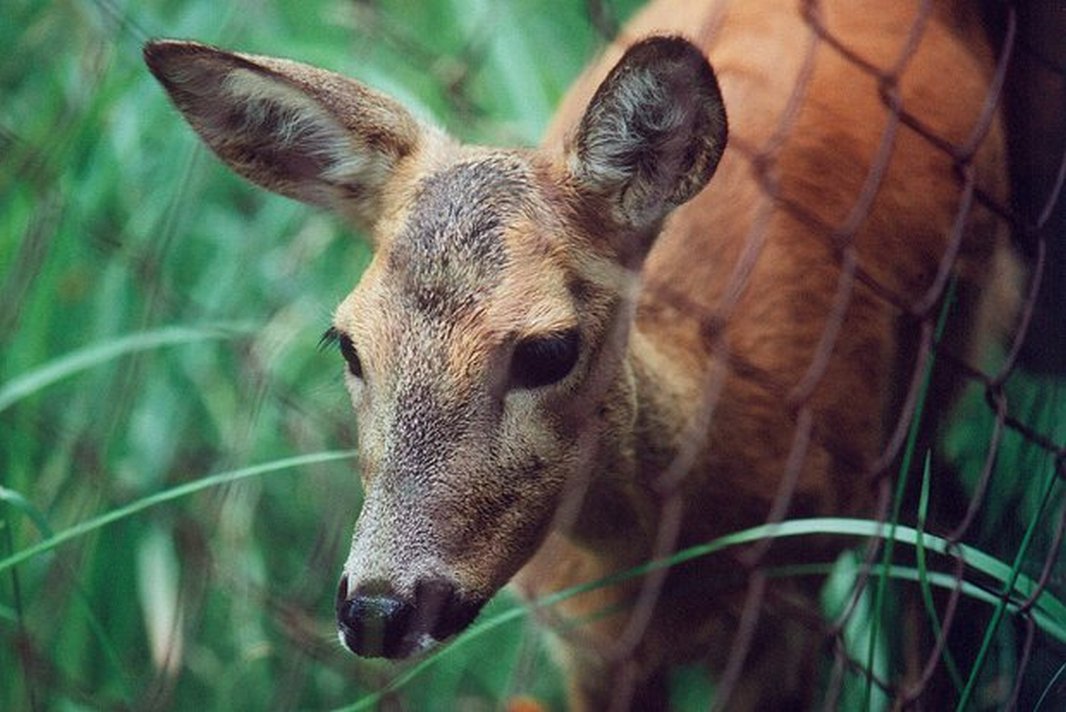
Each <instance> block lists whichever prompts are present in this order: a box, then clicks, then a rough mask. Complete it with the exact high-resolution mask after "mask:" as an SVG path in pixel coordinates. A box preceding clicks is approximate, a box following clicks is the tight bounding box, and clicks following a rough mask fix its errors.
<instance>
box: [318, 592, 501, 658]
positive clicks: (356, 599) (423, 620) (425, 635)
mask: <svg viewBox="0 0 1066 712" xmlns="http://www.w3.org/2000/svg"><path fill="white" fill-rule="evenodd" d="M348 586H349V583H348V577H347V575H345V576H342V577H341V581H340V586H339V587H338V590H337V630H338V632H339V634H340V638H341V642H342V643H343V644H344V646H345V647H346V648H348V649H349V650H350V651H352V652H353V653H355V654H356V655H362V656H364V657H382V658H394V659H395V658H406V657H409V656H411V655H413V654H415V653H418V652H422V651H423V650H426V649H428V648H429V647H431V646H432V645H433V643H434V641H440V640H444V639H445V638H449V637H451V636H452V635H454V634H456V633H458V632H459V631H461V630H462V629H463V628H465V627H466V626H468V625H469V624H470V623H471V621H473V620H474V618H475V617H476V616H477V614H478V611H479V610H480V609H481V605H482V603H481V602H471V601H467V600H465V599H464V597H463V596H461V595H460V594H459V593H458V591H457V590H456V588H455V586H454V585H452V584H451V583H449V582H446V581H442V580H437V579H434V580H428V581H422V582H419V583H418V584H417V585H416V586H415V592H414V595H413V596H412V597H410V598H405V597H402V596H400V595H398V594H396V593H395V592H394V591H393V589H392V588H391V586H389V585H388V584H383V583H380V582H377V583H375V582H371V583H367V584H362V585H360V586H359V587H357V589H356V591H355V593H354V594H353V595H351V597H349V591H348Z"/></svg>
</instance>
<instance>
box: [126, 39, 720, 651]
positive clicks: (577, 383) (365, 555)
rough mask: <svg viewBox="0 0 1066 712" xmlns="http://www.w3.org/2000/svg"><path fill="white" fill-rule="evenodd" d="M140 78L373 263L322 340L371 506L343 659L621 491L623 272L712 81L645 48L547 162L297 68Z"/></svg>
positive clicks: (688, 192)
mask: <svg viewBox="0 0 1066 712" xmlns="http://www.w3.org/2000/svg"><path fill="white" fill-rule="evenodd" d="M145 58H146V61H147V63H148V65H149V67H150V68H151V70H152V72H153V73H154V74H155V76H156V77H157V78H158V79H159V80H160V82H162V84H163V86H164V87H165V88H166V90H167V91H168V92H169V94H170V96H171V98H172V99H173V101H174V103H175V105H176V106H177V107H178V109H179V110H180V111H181V112H182V114H183V115H184V116H185V118H186V119H187V120H188V121H189V123H190V124H191V125H192V126H193V128H194V129H195V130H196V131H197V132H198V133H199V135H200V136H201V137H202V138H203V140H204V141H205V142H206V143H207V145H208V146H210V148H211V149H212V150H213V151H214V152H215V153H216V154H217V155H218V156H219V157H220V158H221V159H222V160H223V161H225V162H226V163H227V164H229V165H230V166H231V167H232V168H233V169H234V170H235V171H237V172H238V173H240V174H241V175H243V176H245V177H246V178H248V179H249V180H251V181H253V182H255V183H258V184H259V185H261V186H263V187H266V188H268V189H271V190H274V191H277V192H279V193H282V194H284V195H287V196H290V197H292V198H296V199H297V200H302V201H305V202H308V203H313V204H316V205H322V206H326V207H327V208H330V209H332V210H334V211H336V212H337V213H340V214H341V215H343V216H345V217H346V218H348V219H349V220H351V221H353V222H354V223H355V224H356V225H357V226H359V227H360V228H362V229H363V230H364V231H365V233H366V234H367V236H368V238H369V239H370V241H371V242H372V244H373V247H374V252H375V254H374V259H373V261H372V263H371V265H370V266H369V268H368V269H367V270H366V271H365V273H364V274H363V275H362V278H361V280H360V282H359V284H358V285H357V286H356V287H355V289H354V290H353V291H352V292H351V294H349V295H348V297H347V298H346V299H344V301H343V302H342V303H341V304H340V306H339V307H338V308H337V310H336V313H335V316H334V318H333V324H332V326H330V328H329V329H328V331H327V332H326V336H325V337H324V338H325V339H326V340H327V341H329V342H334V343H336V344H337V345H338V346H339V350H340V353H341V354H342V356H343V357H344V360H345V361H346V370H345V375H344V381H345V384H346V386H347V388H348V391H349V392H350V394H351V399H352V403H353V405H354V407H355V412H356V416H357V417H356V420H357V427H358V435H359V443H360V465H361V476H362V479H363V483H364V488H365V492H366V498H365V502H364V504H363V509H362V512H361V514H360V515H359V518H358V521H357V522H356V527H355V535H354V537H353V540H352V547H351V553H350V555H349V557H348V560H347V561H346V563H345V564H344V569H343V572H342V574H341V580H340V586H339V591H338V595H337V604H336V605H337V622H338V629H339V632H340V637H341V640H342V642H343V643H344V645H345V646H347V647H348V648H349V649H350V650H352V651H354V652H356V653H358V654H362V655H374V656H385V657H390V658H400V657H406V656H408V655H411V654H412V653H415V652H418V651H421V650H423V649H425V648H426V647H428V646H430V645H431V644H432V643H433V642H434V641H437V640H443V639H445V638H447V637H449V636H451V635H452V634H454V633H456V632H458V631H459V630H461V629H463V628H464V627H465V626H466V625H468V624H469V623H470V622H471V621H472V620H473V618H474V617H475V616H476V614H477V612H478V611H479V610H480V608H481V606H482V605H483V604H484V603H485V602H486V601H487V600H488V599H489V598H490V597H491V596H492V595H493V594H494V593H495V592H496V591H497V590H499V589H500V588H501V587H502V586H503V585H504V584H505V583H507V581H508V580H509V579H510V578H511V577H512V576H513V575H514V574H515V573H516V571H517V570H518V569H519V568H520V567H521V566H522V565H523V564H524V563H525V562H526V561H527V560H528V559H529V558H530V557H531V556H532V555H533V553H534V552H535V551H536V550H537V548H538V546H539V545H540V543H541V541H542V539H543V538H544V536H545V534H546V532H547V531H548V530H549V528H550V527H551V526H552V523H553V518H554V516H555V512H556V511H557V509H558V508H559V506H560V504H561V502H562V501H563V500H564V497H565V493H566V492H567V490H568V486H569V483H572V482H574V480H575V478H579V477H593V478H595V477H601V476H619V475H624V471H625V469H626V466H627V465H626V455H625V452H626V442H627V439H628V437H629V433H630V431H631V429H632V423H633V418H634V410H635V408H636V405H635V394H634V392H633V386H632V377H631V374H630V373H629V369H628V363H627V356H626V355H627V348H628V346H627V345H628V338H629V330H630V326H631V321H632V311H633V309H632V308H633V304H634V296H635V289H636V285H637V277H638V275H639V268H640V265H641V263H642V261H643V259H644V257H645V255H646V254H647V252H648V250H649V249H650V248H651V246H652V244H653V242H654V239H655V237H656V235H657V234H658V232H659V230H660V228H661V226H662V223H663V221H664V219H665V218H666V217H667V216H668V214H669V213H670V211H671V210H673V209H674V208H675V207H677V206H678V205H680V204H682V203H684V202H685V201H687V200H689V199H690V198H691V197H693V196H694V195H695V194H696V193H697V192H699V190H700V189H701V188H702V187H703V186H704V185H705V184H706V182H707V181H708V180H709V178H710V177H711V175H712V173H713V172H714V170H715V167H716V166H717V163H718V160H719V158H720V157H721V154H722V151H723V148H724V146H725V141H726V119H725V113H724V109H723V105H722V99H721V95H720V93H719V90H718V86H717V83H716V81H715V77H714V74H713V72H712V71H711V69H710V67H709V66H708V64H707V61H706V59H705V58H704V57H703V55H702V53H701V52H700V51H699V50H697V49H696V48H695V47H694V46H692V45H691V44H689V43H688V42H686V41H684V40H682V39H679V38H673V37H657V38H651V39H648V40H645V41H643V42H641V43H639V44H637V45H635V46H633V47H632V48H631V49H629V51H628V52H626V54H625V56H624V57H623V58H622V59H621V61H620V62H619V64H618V65H617V66H616V67H615V68H614V69H613V71H611V73H610V74H609V76H608V77H607V78H606V80H605V81H604V82H603V84H602V85H601V86H600V88H599V90H598V91H597V92H596V94H595V96H594V97H593V99H592V101H591V103H590V105H589V107H588V109H587V111H586V112H585V114H584V116H583V118H582V119H581V121H580V124H579V125H578V126H577V127H576V129H575V130H574V132H573V133H572V136H571V139H570V140H569V141H568V143H567V145H566V147H565V149H564V150H563V151H559V152H551V151H547V150H496V149H487V148H481V147H471V146H464V145H461V144H459V143H458V142H456V141H454V140H452V139H450V138H449V137H448V136H446V135H445V134H444V133H443V132H441V131H440V130H437V129H435V128H433V127H431V126H428V125H426V124H425V123H422V122H420V121H418V120H416V119H415V118H414V117H412V116H411V115H410V114H409V113H408V112H407V111H406V110H404V109H403V108H402V107H400V106H399V105H398V104H396V103H395V102H393V101H392V100H390V99H388V98H386V97H384V96H382V95H380V94H378V93H377V92H375V91H373V90H371V89H369V88H367V87H365V86H363V85H362V84H360V83H358V82H355V81H353V80H351V79H347V78H345V77H342V76H339V75H337V74H334V73H331V72H327V71H323V70H321V69H316V68H313V67H309V66H306V65H302V64H298V63H295V62H290V61H286V60H280V59H273V58H266V57H258V56H251V55H245V54H235V53H230V52H225V51H222V50H219V49H216V48H212V47H208V46H205V45H201V44H196V43H192V42H179V41H170V40H164V41H157V42H152V43H149V44H148V45H147V46H146V47H145ZM604 473H607V474H604ZM617 524H618V525H619V526H624V523H622V522H618V523H617ZM583 526H584V525H583V524H582V520H581V518H580V517H579V519H578V522H577V523H576V524H575V525H574V526H573V527H572V529H573V531H572V532H571V533H572V534H573V535H574V536H577V537H581V536H584V535H589V531H587V530H588V529H589V528H590V527H592V525H589V527H586V531H583V529H582V528H583Z"/></svg>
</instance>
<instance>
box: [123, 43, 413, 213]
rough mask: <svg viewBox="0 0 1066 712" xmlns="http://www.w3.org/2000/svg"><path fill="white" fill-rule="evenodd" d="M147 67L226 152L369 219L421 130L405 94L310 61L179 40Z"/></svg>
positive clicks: (243, 169) (286, 187) (257, 171)
mask: <svg viewBox="0 0 1066 712" xmlns="http://www.w3.org/2000/svg"><path fill="white" fill-rule="evenodd" d="M144 58H145V62H146V63H147V64H148V67H149V69H151V71H152V73H153V74H154V75H155V76H156V78H157V79H158V80H159V81H160V83H161V84H162V85H163V87H164V88H165V89H166V90H167V93H168V94H169V95H170V97H171V99H172V100H173V102H174V104H175V106H177V108H178V109H179V111H181V113H182V115H183V116H184V117H185V118H186V120H188V122H189V124H190V125H192V127H193V128H194V129H195V130H196V132H197V133H198V134H199V135H200V137H201V138H202V139H203V140H204V142H205V143H206V144H207V145H208V146H209V147H210V148H211V150H212V151H214V152H215V153H216V154H217V155H218V156H219V158H221V159H222V160H223V161H224V162H225V163H226V164H228V165H229V166H230V167H231V168H233V170H235V171H236V172H237V173H239V174H240V175H242V176H244V177H245V178H247V179H249V180H251V181H252V182H254V183H257V184H258V185H261V186H263V187H265V188H268V189H270V190H273V191H275V192H278V193H281V194H282V195H286V196H289V197H291V198H295V199H297V200H300V201H303V202H307V203H312V204H315V205H322V206H325V207H329V208H332V209H334V210H337V211H339V212H342V213H344V214H346V215H348V216H349V217H351V218H353V219H355V220H356V222H358V223H360V224H362V225H363V226H369V225H371V224H372V223H373V221H374V220H375V218H376V216H377V213H378V211H379V208H380V205H379V202H380V196H381V191H382V189H383V187H384V185H385V183H386V182H387V181H388V179H389V178H390V176H391V175H392V173H393V171H394V169H395V166H396V164H397V163H398V162H399V161H400V160H402V159H403V158H405V157H406V156H408V155H410V154H412V153H414V152H415V151H416V150H418V149H419V146H420V143H421V142H422V140H423V135H424V131H423V129H422V127H421V126H420V125H419V123H418V122H417V121H416V120H415V119H414V118H413V117H412V116H411V115H410V114H409V113H408V112H407V111H406V110H405V109H404V108H403V107H401V106H400V105H399V104H397V103H396V102H394V101H393V100H391V99H389V98H388V97H386V96H384V95H382V94H379V93H378V92H375V91H373V90H371V89H369V88H367V87H366V86H364V85H362V84H360V83H359V82H357V81H355V80H352V79H349V78H347V77H344V76H341V75H339V74H336V73H334V72H329V71H326V70H323V69H318V68H316V67H311V66H309V65H305V64H301V63H298V62H292V61H289V60H283V59H275V58H271V57H259V56H255V55H248V54H239V53H234V52H227V51H225V50H221V49H218V48H216V47H211V46H208V45H203V44H199V43H196V42H186V41H177V40H159V41H153V42H149V43H148V44H146V45H145V47H144Z"/></svg>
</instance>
